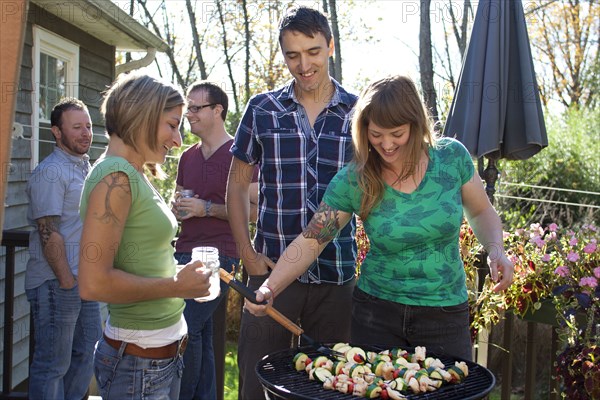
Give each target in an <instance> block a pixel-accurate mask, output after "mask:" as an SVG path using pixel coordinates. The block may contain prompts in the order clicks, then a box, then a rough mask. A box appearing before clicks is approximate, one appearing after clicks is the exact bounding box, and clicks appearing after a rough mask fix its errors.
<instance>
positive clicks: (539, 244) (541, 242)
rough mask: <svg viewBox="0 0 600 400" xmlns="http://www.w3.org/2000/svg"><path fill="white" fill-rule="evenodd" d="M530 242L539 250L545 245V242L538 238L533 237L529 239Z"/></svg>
mask: <svg viewBox="0 0 600 400" xmlns="http://www.w3.org/2000/svg"><path fill="white" fill-rule="evenodd" d="M531 241H532V242H533V243H535V245H536V246H537V247H539V248H540V249H541V248H542V247H544V246H545V245H546V242H544V239H542V238H541V237H540V236H535V237H534V238H532V239H531Z"/></svg>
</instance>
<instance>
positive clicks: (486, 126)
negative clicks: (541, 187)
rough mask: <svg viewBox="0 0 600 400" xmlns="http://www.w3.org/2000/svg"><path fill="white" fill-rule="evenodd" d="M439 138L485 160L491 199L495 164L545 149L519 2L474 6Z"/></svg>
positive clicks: (495, 0) (485, 1)
mask: <svg viewBox="0 0 600 400" xmlns="http://www.w3.org/2000/svg"><path fill="white" fill-rule="evenodd" d="M444 136H450V137H456V138H457V139H458V140H460V141H461V142H462V143H463V144H464V145H465V147H466V148H467V149H468V150H469V152H470V153H471V155H472V156H474V157H477V158H481V157H484V156H485V157H486V158H488V160H489V161H490V162H489V165H488V169H486V171H485V172H484V176H483V177H484V179H485V180H486V183H487V188H486V191H487V192H488V196H489V197H490V199H491V200H493V193H494V191H495V189H494V185H495V181H496V179H497V174H498V171H497V169H496V167H495V164H496V161H497V160H499V159H501V158H505V159H509V160H524V159H527V158H530V157H532V156H534V155H535V154H537V153H538V152H539V151H540V150H541V149H543V148H544V147H546V146H547V145H548V137H547V135H546V126H545V124H544V118H543V114H542V106H541V103H540V98H539V91H538V85H537V82H536V79H535V71H534V68H533V58H532V56H531V48H530V45H529V37H528V35H527V27H526V21H525V14H524V12H523V5H522V3H521V0H480V1H479V3H478V7H477V14H476V15H475V20H474V22H473V30H472V32H471V39H470V40H469V46H468V48H467V52H466V54H465V58H464V60H463V66H462V70H461V73H460V78H459V81H458V85H457V88H456V91H455V93H454V98H453V100H452V106H451V108H450V112H449V114H448V118H447V120H446V124H445V127H444Z"/></svg>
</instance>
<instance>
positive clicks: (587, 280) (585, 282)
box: [579, 276, 598, 288]
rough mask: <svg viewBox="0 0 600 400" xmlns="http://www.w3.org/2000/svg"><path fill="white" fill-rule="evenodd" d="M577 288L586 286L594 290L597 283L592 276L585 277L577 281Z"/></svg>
mask: <svg viewBox="0 0 600 400" xmlns="http://www.w3.org/2000/svg"><path fill="white" fill-rule="evenodd" d="M579 286H588V287H592V288H595V287H596V286H598V281H597V280H596V278H594V277H593V276H586V277H584V278H581V280H580V281H579Z"/></svg>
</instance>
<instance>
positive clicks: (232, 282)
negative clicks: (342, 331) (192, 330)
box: [219, 268, 344, 359]
mask: <svg viewBox="0 0 600 400" xmlns="http://www.w3.org/2000/svg"><path fill="white" fill-rule="evenodd" d="M219 276H220V278H221V280H222V281H223V282H225V283H226V284H227V285H229V287H231V288H232V289H234V290H235V291H236V292H238V293H240V294H241V295H242V296H244V297H245V298H247V299H248V300H250V301H251V302H253V303H254V304H262V305H265V304H267V303H266V301H263V302H262V303H259V302H257V301H256V293H254V292H253V291H252V290H250V289H249V288H248V287H247V286H246V285H244V284H243V283H242V282H240V281H238V280H237V279H235V278H234V276H233V274H230V273H229V272H227V271H225V270H224V269H223V268H220V269H219ZM266 312H267V314H268V315H269V316H270V317H271V318H273V319H274V320H275V321H277V322H278V323H279V324H281V326H283V327H284V328H285V329H287V330H288V331H290V332H292V333H293V334H294V335H296V336H300V337H301V338H302V340H304V341H306V343H307V344H308V345H309V346H311V347H313V348H315V349H316V350H317V351H318V352H320V353H323V354H326V355H328V356H331V357H337V358H341V359H344V354H343V353H340V352H339V351H335V350H333V349H331V348H329V347H327V346H324V345H323V344H321V343H318V342H317V341H315V340H314V339H312V338H311V337H310V336H308V335H306V334H305V333H304V330H303V329H302V328H300V327H299V326H298V325H296V324H295V323H293V322H292V321H291V320H290V319H289V318H288V317H286V316H285V315H283V314H282V313H280V312H279V311H277V310H276V309H274V308H273V307H267V309H266Z"/></svg>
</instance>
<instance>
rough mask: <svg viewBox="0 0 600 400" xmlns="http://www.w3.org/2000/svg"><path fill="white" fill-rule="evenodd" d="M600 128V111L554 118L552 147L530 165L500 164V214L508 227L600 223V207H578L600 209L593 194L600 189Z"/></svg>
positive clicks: (522, 162)
mask: <svg viewBox="0 0 600 400" xmlns="http://www.w3.org/2000/svg"><path fill="white" fill-rule="evenodd" d="M599 126H600V110H589V109H588V110H575V109H574V110H570V111H568V112H566V113H565V114H564V115H561V116H558V117H550V118H549V121H548V141H549V145H548V147H547V148H545V149H544V150H542V151H541V152H540V153H538V154H537V155H535V156H534V157H532V158H531V159H529V160H520V161H502V162H501V165H500V168H499V169H500V170H501V172H502V177H501V179H500V181H499V185H498V192H497V194H498V196H497V209H498V211H499V212H500V213H501V217H502V219H503V220H504V222H505V224H506V226H507V228H515V227H519V226H527V225H529V224H531V223H534V222H542V224H543V225H545V226H547V225H548V224H550V223H552V222H554V223H556V224H558V225H560V226H568V227H576V226H581V225H583V224H585V223H594V224H596V225H598V224H600V213H599V212H598V209H597V208H596V209H594V208H590V207H581V206H577V205H574V204H586V205H594V206H600V196H598V195H597V194H596V195H594V194H593V193H591V192H597V191H598V188H600V162H599V158H598V150H599V145H598V129H599V128H598V127H599ZM508 182H510V183H511V184H508ZM521 185H523V186H521ZM531 186H539V187H540V188H536V187H531ZM552 188H557V189H559V188H564V189H571V190H578V191H584V192H585V191H587V192H590V193H581V192H565V191H558V190H553V189H552ZM503 196H511V197H518V198H519V199H514V198H506V197H503ZM523 199H525V200H523ZM528 199H541V200H543V201H544V202H538V201H529V200H528ZM557 202H560V203H557ZM564 203H570V204H564Z"/></svg>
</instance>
